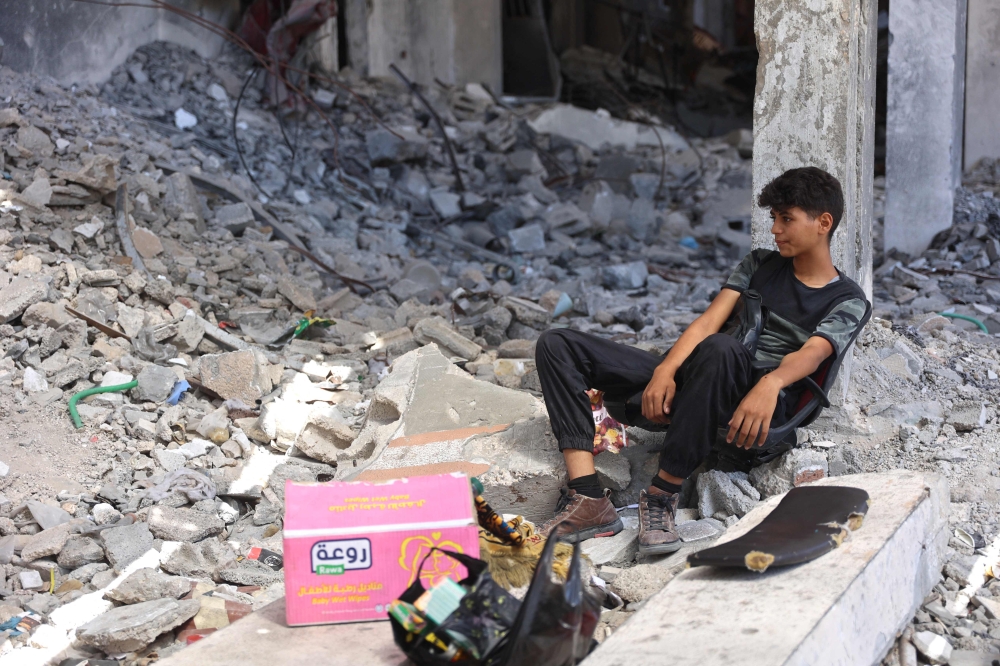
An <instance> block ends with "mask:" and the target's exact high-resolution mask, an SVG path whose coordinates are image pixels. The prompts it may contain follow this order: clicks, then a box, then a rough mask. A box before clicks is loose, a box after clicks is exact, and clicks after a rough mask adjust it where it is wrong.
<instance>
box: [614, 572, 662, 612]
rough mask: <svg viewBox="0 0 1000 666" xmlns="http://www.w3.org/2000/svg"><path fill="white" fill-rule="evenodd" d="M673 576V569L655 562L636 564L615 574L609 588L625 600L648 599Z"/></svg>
mask: <svg viewBox="0 0 1000 666" xmlns="http://www.w3.org/2000/svg"><path fill="white" fill-rule="evenodd" d="M673 577H674V573H673V571H671V570H670V569H669V568H667V567H662V566H659V565H657V564H637V565H636V566H634V567H632V568H630V569H624V570H622V571H621V573H619V574H618V575H617V576H615V580H614V582H613V583H611V590H612V591H613V592H614V593H615V594H617V595H618V596H619V597H621V598H622V599H624V600H625V601H626V602H630V603H631V602H636V601H642V600H644V599H648V598H649V597H651V596H653V595H654V594H656V593H657V592H659V591H660V590H661V589H663V586H664V585H666V584H667V583H668V582H669V581H670V579H671V578H673Z"/></svg>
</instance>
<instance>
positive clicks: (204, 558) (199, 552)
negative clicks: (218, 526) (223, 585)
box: [160, 539, 236, 579]
mask: <svg viewBox="0 0 1000 666" xmlns="http://www.w3.org/2000/svg"><path fill="white" fill-rule="evenodd" d="M175 545H176V547H175V548H173V550H172V551H171V552H170V553H169V555H167V557H166V558H165V559H164V560H163V563H162V564H161V565H160V566H161V568H162V569H163V570H164V571H166V572H168V573H172V574H176V575H178V576H190V577H193V578H208V579H215V578H217V574H218V571H219V569H221V568H222V567H224V566H226V565H227V564H229V563H230V562H232V561H234V560H235V559H236V554H235V553H233V551H232V549H231V548H230V547H229V545H228V544H227V543H225V542H222V541H218V540H216V539H205V540H204V541H201V542H199V543H180V544H175Z"/></svg>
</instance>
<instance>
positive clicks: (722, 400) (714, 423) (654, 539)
mask: <svg viewBox="0 0 1000 666" xmlns="http://www.w3.org/2000/svg"><path fill="white" fill-rule="evenodd" d="M752 362H753V357H752V356H751V354H750V352H749V351H748V350H747V349H746V347H744V346H743V345H742V344H740V343H739V342H738V341H737V340H736V339H735V338H733V337H731V336H729V335H724V334H720V333H716V334H714V335H710V336H708V337H707V338H705V340H703V341H702V342H701V343H700V344H699V345H698V346H697V347H695V348H694V351H692V352H691V355H690V356H688V358H687V359H686V360H685V361H684V363H683V364H681V367H680V369H679V370H678V372H677V377H676V381H677V393H676V394H675V395H674V400H673V404H672V405H671V408H670V413H671V421H670V428H669V430H667V437H666V440H665V442H664V447H663V451H662V452H661V453H660V472H659V474H658V475H657V476H656V477H654V478H653V482H652V484H651V486H650V488H649V490H648V491H643V492H642V493H641V494H640V498H639V550H640V552H642V553H643V554H657V553H668V552H671V551H674V550H677V548H679V547H680V540H679V539H678V537H677V532H676V530H675V526H674V512H675V511H676V509H677V501H678V499H679V498H680V496H679V492H680V484H681V482H682V481H683V480H684V479H686V478H687V477H688V476H690V475H691V473H692V472H693V471H694V470H695V469H696V468H697V467H698V465H700V464H701V463H702V461H703V460H704V459H705V458H706V457H707V456H708V454H709V453H710V452H711V450H712V446H713V444H714V443H715V438H716V436H717V431H718V427H719V425H720V423H725V422H726V421H728V419H729V418H731V416H732V413H733V412H734V411H735V410H736V407H737V406H738V405H739V403H740V401H741V400H742V399H743V397H744V396H745V395H746V394H747V392H748V391H749V390H750V389H751V387H752V383H753V366H752Z"/></svg>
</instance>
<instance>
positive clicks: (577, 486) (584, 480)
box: [569, 472, 604, 499]
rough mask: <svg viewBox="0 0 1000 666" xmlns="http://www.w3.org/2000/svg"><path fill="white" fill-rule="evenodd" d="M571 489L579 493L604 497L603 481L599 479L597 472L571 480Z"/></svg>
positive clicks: (599, 497) (598, 497)
mask: <svg viewBox="0 0 1000 666" xmlns="http://www.w3.org/2000/svg"><path fill="white" fill-rule="evenodd" d="M569 487H570V490H575V491H576V492H577V493H578V494H580V495H584V496H586V497H593V498H594V499H601V498H602V497H604V489H603V488H601V482H600V481H598V480H597V473H596V472H595V473H594V474H588V475H587V476H579V477H577V478H575V479H573V480H572V481H570V482H569Z"/></svg>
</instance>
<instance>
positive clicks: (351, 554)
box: [284, 473, 479, 626]
mask: <svg viewBox="0 0 1000 666" xmlns="http://www.w3.org/2000/svg"><path fill="white" fill-rule="evenodd" d="M284 546H285V552H284V557H285V595H286V602H285V604H286V609H287V611H286V619H287V621H288V624H289V625H291V626H296V625H306V624H331V623H336V622H359V621H366V620H385V619H387V618H388V615H387V611H386V609H387V607H388V605H389V603H390V602H392V601H394V600H396V599H398V598H399V595H400V594H402V593H403V591H404V590H406V588H408V587H409V586H410V585H411V584H412V583H413V581H415V580H416V578H417V576H418V575H419V576H420V578H421V580H422V581H423V584H424V586H425V587H430V586H431V585H433V584H435V583H437V582H438V581H440V580H441V579H443V578H452V579H454V580H456V581H458V580H461V579H463V578H465V576H466V575H467V574H466V571H465V567H463V566H462V565H460V564H458V563H457V562H456V561H455V560H453V559H451V558H450V557H447V556H445V555H442V554H441V553H439V552H437V551H434V552H433V553H432V551H431V549H432V548H434V547H438V548H443V549H446V550H453V551H457V552H460V553H465V554H466V555H471V556H473V557H478V556H479V527H478V523H477V522H476V510H475V507H474V505H473V503H472V492H471V490H470V487H469V479H468V477H466V476H465V475H464V474H459V473H455V474H440V475H437V476H419V477H412V478H408V479H395V480H393V481H385V482H381V483H369V482H365V481H354V482H339V481H334V482H330V483H295V482H293V481H288V482H286V483H285V530H284ZM428 554H431V557H430V558H428V559H427V563H426V564H425V565H424V566H423V568H422V569H421V568H420V563H421V562H422V561H423V560H424V557H425V556H427V555H428Z"/></svg>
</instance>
